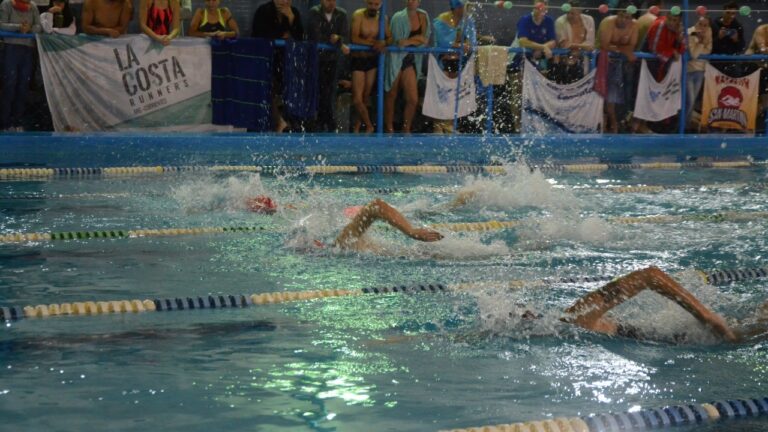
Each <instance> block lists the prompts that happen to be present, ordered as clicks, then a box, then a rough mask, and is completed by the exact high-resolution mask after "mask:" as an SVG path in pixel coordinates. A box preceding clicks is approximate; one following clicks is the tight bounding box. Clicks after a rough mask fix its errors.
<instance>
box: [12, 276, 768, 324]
mask: <svg viewBox="0 0 768 432" xmlns="http://www.w3.org/2000/svg"><path fill="white" fill-rule="evenodd" d="M698 272H699V273H700V275H701V277H702V280H703V281H705V282H707V283H709V284H712V285H722V284H727V283H730V282H734V281H744V280H749V279H761V278H765V277H768V268H767V267H759V268H748V269H730V270H717V271H713V272H709V273H706V272H703V271H698ZM613 279H615V277H614V276H580V277H560V278H546V279H541V280H538V281H523V280H511V281H506V282H498V281H485V282H467V283H459V284H450V285H447V284H440V283H435V284H426V285H424V284H421V285H411V286H406V285H399V286H393V287H378V288H362V289H355V290H348V289H326V290H314V291H286V292H271V293H261V294H250V295H246V294H234V295H233V294H227V295H225V294H218V295H209V296H206V297H175V298H164V299H144V300H139V299H132V300H109V301H83V302H74V303H52V304H38V305H29V306H24V307H16V306H6V307H0V321H3V320H8V321H15V320H20V319H22V318H43V317H49V316H63V315H104V314H119V313H138V312H161V311H180V310H195V309H219V308H246V307H250V306H253V305H264V304H278V303H290V302H295V301H307V300H314V299H320V298H329V297H350V296H359V295H364V294H368V295H383V294H414V293H445V292H454V293H461V292H464V291H468V290H477V289H488V288H496V289H498V288H501V289H513V290H514V289H520V288H523V287H538V286H543V285H553V284H557V283H563V284H578V283H596V282H608V281H611V280H613Z"/></svg>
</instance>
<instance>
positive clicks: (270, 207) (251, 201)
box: [246, 195, 443, 252]
mask: <svg viewBox="0 0 768 432" xmlns="http://www.w3.org/2000/svg"><path fill="white" fill-rule="evenodd" d="M285 207H286V208H293V207H292V206H290V205H286V206H285ZM246 208H248V210H250V211H252V212H255V213H262V214H274V213H276V212H277V209H278V205H277V203H276V202H275V201H274V200H273V199H272V198H270V197H268V196H266V195H259V196H256V197H252V198H248V199H247V200H246ZM344 214H345V216H349V217H352V220H351V221H350V222H349V223H348V224H347V225H346V226H345V227H344V228H343V229H342V230H341V232H340V233H339V235H338V236H337V237H336V239H335V240H334V242H333V246H336V247H338V248H340V249H347V250H354V251H360V252H363V251H367V252H370V251H373V252H375V251H376V250H377V248H376V246H375V245H373V244H371V243H370V242H368V241H367V240H366V238H365V236H364V234H365V233H366V231H368V228H370V227H371V225H373V223H374V222H376V221H377V220H381V221H384V222H386V223H388V224H389V225H391V226H393V227H395V228H397V229H398V230H399V231H400V232H402V233H403V234H405V235H407V236H408V237H410V238H412V239H414V240H419V241H423V242H434V241H438V240H441V239H442V238H443V235H442V234H440V233H439V232H437V231H435V230H432V229H429V228H416V227H414V226H413V225H411V223H410V222H409V221H408V219H407V218H406V217H405V216H403V214H402V213H400V212H399V211H397V209H395V208H394V207H392V206H391V205H389V204H388V203H387V202H386V201H384V200H382V199H379V198H376V199H374V200H373V201H371V202H369V203H368V204H366V205H364V206H354V207H349V208H347V209H345V210H344ZM314 244H315V245H316V246H318V247H324V245H323V243H322V242H320V241H319V240H315V241H314Z"/></svg>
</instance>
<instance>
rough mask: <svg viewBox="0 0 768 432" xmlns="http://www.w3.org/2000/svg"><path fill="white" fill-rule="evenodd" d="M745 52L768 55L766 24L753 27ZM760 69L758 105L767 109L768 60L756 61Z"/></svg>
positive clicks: (767, 25) (767, 28)
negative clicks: (753, 30) (753, 31)
mask: <svg viewBox="0 0 768 432" xmlns="http://www.w3.org/2000/svg"><path fill="white" fill-rule="evenodd" d="M746 54H761V55H768V24H763V25H761V26H758V27H757V28H756V29H755V34H754V35H752V41H750V43H749V47H748V48H747V51H746ZM758 67H759V68H760V69H761V71H760V107H761V108H762V110H763V113H764V115H765V111H766V110H768V61H765V60H763V61H761V62H759V63H758Z"/></svg>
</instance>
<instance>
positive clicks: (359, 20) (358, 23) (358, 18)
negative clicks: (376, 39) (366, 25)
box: [350, 12, 373, 45]
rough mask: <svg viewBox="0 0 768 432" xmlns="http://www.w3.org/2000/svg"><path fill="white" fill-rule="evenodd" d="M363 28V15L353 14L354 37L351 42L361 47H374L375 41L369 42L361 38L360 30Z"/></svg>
mask: <svg viewBox="0 0 768 432" xmlns="http://www.w3.org/2000/svg"><path fill="white" fill-rule="evenodd" d="M362 27H363V15H362V14H360V13H358V12H355V13H354V14H352V35H351V38H350V40H351V41H352V43H353V44H359V45H373V41H369V40H368V39H363V38H362V37H361V36H360V30H361V29H362Z"/></svg>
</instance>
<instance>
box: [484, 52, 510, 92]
mask: <svg viewBox="0 0 768 432" xmlns="http://www.w3.org/2000/svg"><path fill="white" fill-rule="evenodd" d="M508 57H509V53H508V52H507V47H505V46H498V45H490V46H481V47H479V48H478V49H477V73H478V75H479V76H480V81H482V82H483V85H484V86H489V85H502V84H504V83H505V82H506V81H507V59H508Z"/></svg>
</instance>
